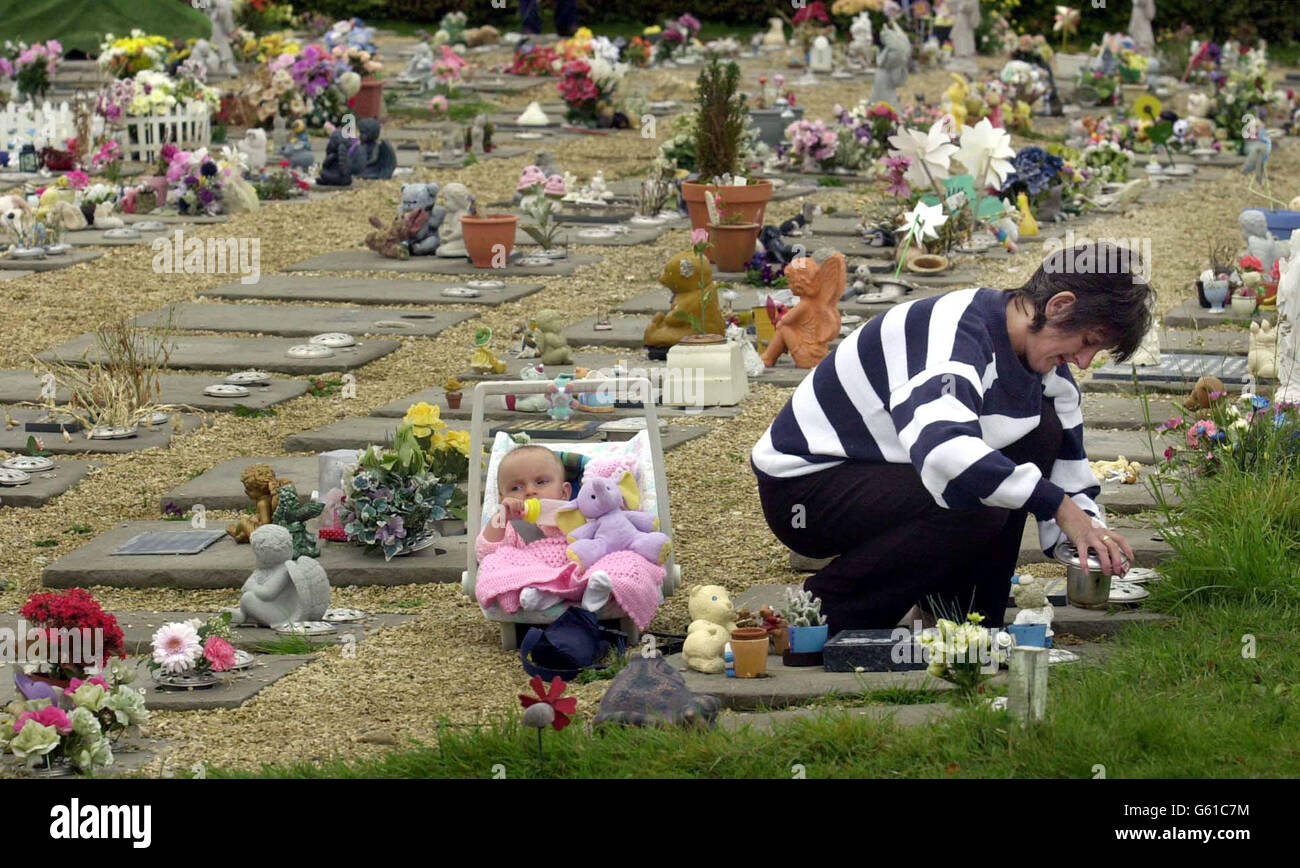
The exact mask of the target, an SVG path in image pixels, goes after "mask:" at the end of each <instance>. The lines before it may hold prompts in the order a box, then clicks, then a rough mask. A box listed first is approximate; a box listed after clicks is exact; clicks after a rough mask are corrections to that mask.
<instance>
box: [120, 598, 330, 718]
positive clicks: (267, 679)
mask: <svg viewBox="0 0 1300 868" xmlns="http://www.w3.org/2000/svg"><path fill="white" fill-rule="evenodd" d="M190 617H193V616H192V615H191V616H190ZM267 632H270V631H267ZM313 658H314V655H311V654H259V655H257V662H255V663H254V664H253V665H252V666H251V667H250V668H248V669H244V670H241V671H239V672H230V673H225V674H222V675H220V676H219V677H220V679H221V680H220V682H219V683H218V684H215V685H213V686H212V687H205V688H203V689H202V690H173V689H169V688H166V687H160V686H159V685H158V684H157V683H156V682H155V681H154V680H153V676H152V674H151V673H150V672H149V669H148V667H147V666H145V664H144V661H143V660H142V661H141V662H140V665H139V671H140V674H139V675H138V676H137V677H136V680H135V682H133V685H132V686H134V687H143V688H144V689H145V690H146V691H147V692H146V694H145V704H146V705H147V706H148V707H149V710H150V711H209V710H212V709H216V708H238V707H239V706H241V705H243V704H244V703H245V702H247V701H248V700H250V699H252V698H253V697H254V696H256V695H257V694H259V693H261V692H262V688H264V687H269V686H270V685H272V684H274V683H275V682H277V681H279V680H280V679H281V678H283V677H284V676H286V675H288V674H289V673H290V672H293V671H294V670H295V669H299V668H301V667H302V666H305V665H307V664H308V663H310V662H311V661H312V659H313Z"/></svg>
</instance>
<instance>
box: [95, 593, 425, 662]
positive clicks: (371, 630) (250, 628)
mask: <svg viewBox="0 0 1300 868" xmlns="http://www.w3.org/2000/svg"><path fill="white" fill-rule="evenodd" d="M235 599H236V598H235V597H234V596H232V597H231V604H232V605H233V604H234V602H235ZM216 614H217V613H216V612H212V611H208V612H114V613H113V615H114V617H116V618H117V623H118V626H120V627H121V628H122V645H123V647H124V648H125V649H126V653H127V654H146V653H148V652H149V650H150V648H151V647H152V641H153V634H154V632H155V631H156V630H157V629H158V628H159V627H161V626H162V625H163V624H168V623H171V622H173V621H188V620H190V619H191V618H202V619H204V620H207V619H208V618H211V617H212V616H214V615H216ZM414 618H415V616H414V615H401V614H380V613H367V615H366V617H365V618H364V619H363V620H361V621H356V622H354V623H350V624H338V625H337V626H338V632H337V633H329V634H323V635H320V636H306V637H304V638H306V639H307V640H308V641H310V642H312V643H313V644H319V645H329V644H333V643H335V642H339V641H341V639H342V636H343V634H345V633H351V634H352V636H353V639H354V640H355V641H357V642H361V641H364V640H365V639H366V638H368V637H370V636H373V635H374V634H375V633H377V632H378V631H379V630H380V629H382V628H384V627H396V626H398V625H399V624H405V623H407V622H408V621H412V620H414ZM279 635H280V634H278V633H276V632H275V631H274V630H272V629H270V628H269V627H259V626H254V625H243V626H240V625H233V626H231V628H230V642H231V644H232V645H234V646H235V647H236V648H242V649H244V650H246V651H253V653H255V654H257V655H258V659H259V660H264V659H272V658H275V657H278V656H280V655H276V654H260V653H258V652H256V651H254V647H255V646H257V645H259V644H261V643H263V642H270V641H273V640H274V639H275V638H276V637H277V636H279Z"/></svg>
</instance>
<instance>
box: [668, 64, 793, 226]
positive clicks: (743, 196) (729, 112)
mask: <svg viewBox="0 0 1300 868" xmlns="http://www.w3.org/2000/svg"><path fill="white" fill-rule="evenodd" d="M739 83H740V67H739V66H737V65H736V64H735V62H733V61H728V62H727V63H726V64H723V63H722V62H721V61H719V59H718V58H717V57H716V56H715V57H713V58H712V59H711V60H710V61H709V64H708V66H706V67H704V69H702V70H701V71H700V76H699V78H698V79H697V80H696V83H695V87H696V103H697V108H696V118H695V159H696V170H697V172H698V174H699V178H700V181H696V182H689V181H688V182H684V183H683V184H682V198H684V199H685V200H686V210H687V211H688V212H690V215H691V228H693V229H705V228H707V227H708V221H709V215H708V210H707V207H706V205H705V199H704V194H705V193H706V192H709V191H713V192H717V190H718V189H719V186H720V185H718V184H716V183H711V182H714V181H717V180H719V179H730V178H731V177H734V176H737V175H739V173H740V169H741V164H740V154H741V147H742V144H743V141H744V135H745V118H746V116H747V115H748V114H749V111H748V108H747V106H746V103H745V95H744V94H743V93H741V92H740V90H739ZM701 182H703V183H701ZM725 189H726V211H727V212H728V213H727V215H724V219H725V217H726V216H729V215H730V214H731V213H739V214H742V215H743V216H744V219H745V221H746V222H749V223H757V224H758V225H760V226H761V225H763V213H764V211H765V210H766V208H767V203H768V201H769V200H771V198H772V182H771V181H760V182H758V183H748V184H743V185H730V184H729V185H727V186H726V188H725Z"/></svg>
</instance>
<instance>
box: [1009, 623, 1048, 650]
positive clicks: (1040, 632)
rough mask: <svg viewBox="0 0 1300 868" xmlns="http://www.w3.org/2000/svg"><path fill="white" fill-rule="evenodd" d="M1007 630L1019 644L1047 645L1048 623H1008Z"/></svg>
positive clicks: (1036, 646)
mask: <svg viewBox="0 0 1300 868" xmlns="http://www.w3.org/2000/svg"><path fill="white" fill-rule="evenodd" d="M1007 632H1008V633H1010V634H1011V635H1012V637H1013V638H1014V639H1015V640H1016V644H1017V645H1022V646H1024V647H1026V648H1046V647H1047V625H1046V624H1008V625H1007Z"/></svg>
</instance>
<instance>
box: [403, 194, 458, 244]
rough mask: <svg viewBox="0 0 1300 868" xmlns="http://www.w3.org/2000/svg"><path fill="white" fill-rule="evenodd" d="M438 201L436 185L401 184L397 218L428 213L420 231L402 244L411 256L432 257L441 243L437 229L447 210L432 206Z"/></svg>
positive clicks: (439, 206)
mask: <svg viewBox="0 0 1300 868" xmlns="http://www.w3.org/2000/svg"><path fill="white" fill-rule="evenodd" d="M437 200H438V185H437V184H403V185H402V203H401V204H400V205H398V206H397V213H398V216H401V215H403V214H407V213H409V212H411V211H414V210H416V209H417V208H418V209H422V210H424V211H428V212H429V220H428V222H426V223H425V224H424V226H422V227H421V228H420V230H419V231H418V232H417V233H416V234H415V235H414V236H412V237H411V239H410V240H409V241H406V242H404V243H405V244H406V247H407V249H408V250H410V251H411V255H412V256H432V255H433V254H434V252H435V251H437V249H438V245H439V244H441V243H442V239H441V238H440V237H439V236H438V227H439V226H441V225H442V221H443V218H445V217H446V216H447V209H446V208H444V207H442V206H441V205H434V203H435V202H436V201H437Z"/></svg>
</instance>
